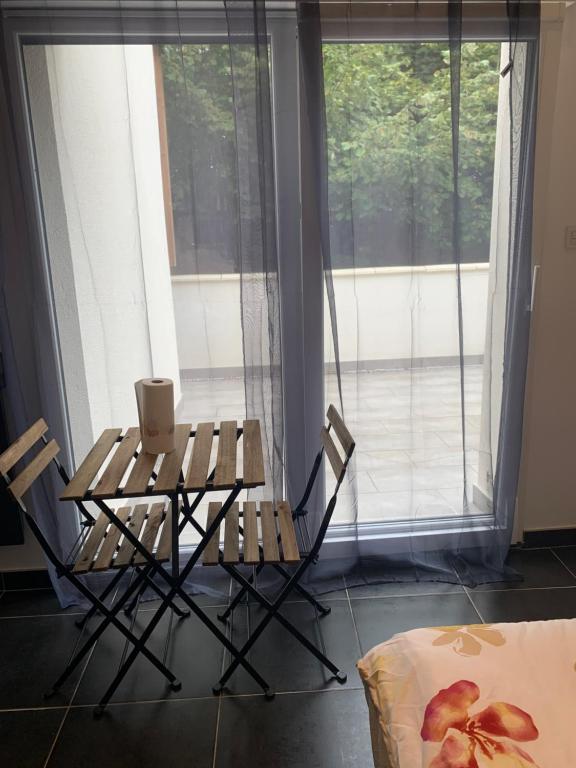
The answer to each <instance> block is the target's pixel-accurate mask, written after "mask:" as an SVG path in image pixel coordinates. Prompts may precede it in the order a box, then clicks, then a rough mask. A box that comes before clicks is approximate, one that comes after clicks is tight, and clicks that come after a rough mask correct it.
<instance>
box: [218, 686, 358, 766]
mask: <svg viewBox="0 0 576 768" xmlns="http://www.w3.org/2000/svg"><path fill="white" fill-rule="evenodd" d="M215 765H216V766H217V768H240V766H242V767H243V766H250V768H271V766H274V768H351V766H354V768H371V767H372V765H373V763H372V753H371V749H370V733H369V727H368V710H367V705H366V699H365V697H364V692H363V691H360V690H356V691H345V690H342V691H334V692H332V691H330V692H325V693H304V694H292V695H281V696H277V697H276V698H275V699H274V701H272V702H268V701H266V700H264V699H263V698H262V697H256V698H238V699H225V700H224V701H223V702H222V712H221V716H220V727H219V739H218V749H217V752H216V762H215Z"/></svg>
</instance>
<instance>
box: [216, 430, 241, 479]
mask: <svg viewBox="0 0 576 768" xmlns="http://www.w3.org/2000/svg"><path fill="white" fill-rule="evenodd" d="M236 450H237V426H236V422H235V421H223V422H222V423H221V424H220V437H219V439H218V456H217V459H216V472H215V473H214V488H216V489H218V490H225V489H229V488H233V487H234V486H235V484H236Z"/></svg>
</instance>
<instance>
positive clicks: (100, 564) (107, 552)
mask: <svg viewBox="0 0 576 768" xmlns="http://www.w3.org/2000/svg"><path fill="white" fill-rule="evenodd" d="M131 512H132V507H121V508H120V509H117V510H116V517H117V518H118V519H119V520H121V522H123V523H127V522H128V519H129V517H130V514H131ZM100 517H106V515H105V514H104V513H103V512H101V513H100ZM98 519H100V518H98ZM106 519H107V520H108V518H107V517H106ZM120 536H122V531H121V530H120V528H118V526H117V525H111V526H110V528H109V529H108V533H107V534H106V538H105V539H104V543H103V544H102V546H101V548H100V552H98V557H97V558H96V559H95V560H94V564H93V566H92V568H91V570H92V571H107V570H108V568H111V567H112V560H114V555H115V554H116V548H117V546H118V542H119V541H120Z"/></svg>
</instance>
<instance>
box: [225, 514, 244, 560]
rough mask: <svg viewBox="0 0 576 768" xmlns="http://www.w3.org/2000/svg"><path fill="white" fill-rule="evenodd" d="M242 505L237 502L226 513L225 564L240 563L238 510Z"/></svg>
mask: <svg viewBox="0 0 576 768" xmlns="http://www.w3.org/2000/svg"><path fill="white" fill-rule="evenodd" d="M239 507H240V505H239V504H238V502H237V501H235V502H234V503H233V504H232V506H231V507H230V509H229V510H228V512H226V517H225V518H224V519H225V520H226V525H225V528H224V562H225V563H238V562H239V561H240V557H239V555H238V544H239V533H238V510H239Z"/></svg>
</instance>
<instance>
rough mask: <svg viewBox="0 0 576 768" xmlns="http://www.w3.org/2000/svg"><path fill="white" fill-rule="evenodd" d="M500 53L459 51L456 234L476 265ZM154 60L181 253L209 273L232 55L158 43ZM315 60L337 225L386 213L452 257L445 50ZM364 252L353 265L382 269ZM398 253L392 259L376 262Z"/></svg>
mask: <svg viewBox="0 0 576 768" xmlns="http://www.w3.org/2000/svg"><path fill="white" fill-rule="evenodd" d="M499 51H500V46H499V44H497V43H471V42H466V43H464V44H463V46H462V71H461V99H460V132H459V139H460V164H459V185H460V200H461V219H462V228H461V232H462V245H463V250H464V251H466V252H468V254H469V255H468V258H469V259H472V260H476V259H479V258H487V255H488V242H489V234H490V217H491V198H492V175H493V164H494V141H495V129H496V111H497V100H498V63H499ZM161 54H162V63H163V71H164V84H165V94H166V105H167V122H168V135H169V150H170V169H171V181H172V197H173V207H174V213H175V221H176V237H177V244H178V251H179V254H180V253H181V252H183V253H184V252H185V253H188V254H190V253H192V252H195V253H196V256H195V258H197V256H198V251H201V252H203V253H204V257H203V261H204V262H205V263H206V267H205V268H204V267H203V266H202V265H198V264H197V265H196V268H197V269H200V271H206V270H208V271H214V266H211V264H210V261H211V260H212V261H213V260H214V258H216V257H215V254H220V259H222V258H223V254H224V253H225V252H229V253H232V251H233V249H231V248H230V247H229V243H230V241H231V239H232V238H233V233H232V231H231V222H232V220H233V218H234V209H235V193H236V178H235V168H236V165H235V156H236V141H237V137H236V136H235V124H234V104H233V91H232V82H231V69H230V50H229V47H228V45H226V44H214V43H207V44H195V45H184V46H181V47H180V46H174V45H164V46H162V48H161ZM323 55H324V80H325V92H326V112H327V115H326V117H327V126H328V155H329V178H330V207H331V211H330V214H331V221H332V222H333V226H334V227H335V228H336V230H337V228H338V226H340V227H346V225H347V223H349V221H350V218H351V213H352V215H353V217H354V221H355V223H356V225H357V226H358V225H359V226H360V227H362V226H364V227H365V228H366V231H369V230H370V227H371V226H377V224H378V222H379V221H382V219H383V218H385V221H386V222H389V221H391V222H392V223H393V224H394V222H396V223H397V224H398V225H400V224H401V225H402V226H404V227H407V228H408V229H410V231H411V232H412V238H413V239H414V238H415V239H416V241H417V242H419V243H422V248H421V249H420V250H426V252H427V253H428V254H429V259H428V260H432V261H450V260H451V258H452V254H451V252H450V251H451V242H452V236H451V228H452V219H451V217H452V191H453V180H452V132H451V98H450V66H449V52H448V50H447V44H445V43H429V42H428V43H414V42H402V43H366V44H356V43H355V44H326V45H325V46H324V49H323ZM244 59H245V61H244ZM253 66H254V61H253V57H252V55H251V51H249V50H246V52H245V55H244V54H240V55H236V57H235V67H236V68H237V69H236V72H235V74H237V76H238V81H237V82H238V83H241V82H242V72H243V71H242V67H245V68H246V73H245V79H246V82H251V80H250V74H249V70H250V68H253ZM254 161H255V162H257V158H254ZM219 221H220V223H218V222H219ZM335 241H336V247H340V248H342V249H344V250H350V248H351V247H352V244H351V243H350V242H347V241H346V238H341V239H340V240H339V238H337V237H336V238H335ZM361 247H362V248H364V249H365V250H366V251H369V250H371V251H375V252H377V253H376V256H375V257H374V256H373V255H372V256H371V255H370V254H368V253H365V254H360V258H359V259H358V258H357V259H356V263H363V262H365V263H381V261H382V258H383V257H382V256H381V255H379V253H378V251H379V243H378V242H377V241H375V238H374V237H372V238H370V237H368V238H367V240H363V241H362V246H361ZM178 258H179V261H181V259H180V255H179V257H178ZM395 258H396V257H395V256H394V255H392V256H390V255H388V256H387V257H384V261H385V262H386V263H390V260H392V262H394V259H395ZM464 258H467V256H466V253H465V254H464ZM228 259H230V256H228ZM378 259H380V262H379V261H378ZM386 259H388V261H386ZM399 260H400V261H401V259H399ZM201 261H202V259H201ZM347 261H348V263H350V260H349V254H348V253H343V254H342V258H340V259H338V260H337V262H335V263H339V264H341V263H344V264H346V263H347ZM229 268H232V269H233V268H234V266H233V264H230V267H229ZM187 269H189V270H190V269H191V266H190V265H189V266H188V267H187Z"/></svg>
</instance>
